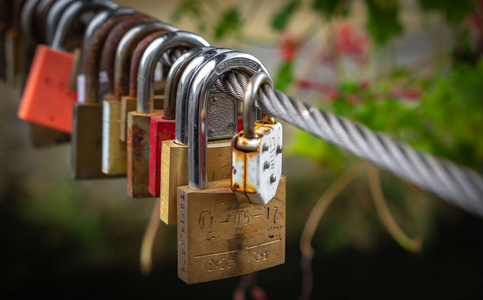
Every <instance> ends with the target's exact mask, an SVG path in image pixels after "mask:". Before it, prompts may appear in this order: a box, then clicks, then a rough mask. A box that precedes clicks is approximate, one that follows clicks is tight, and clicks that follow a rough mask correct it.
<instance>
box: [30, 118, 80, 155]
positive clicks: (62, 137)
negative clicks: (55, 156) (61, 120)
mask: <svg viewBox="0 0 483 300" xmlns="http://www.w3.org/2000/svg"><path fill="white" fill-rule="evenodd" d="M30 135H31V140H32V145H33V147H34V148H38V149H40V148H46V147H51V146H55V145H61V144H66V143H69V142H70V138H71V136H70V134H68V133H65V132H62V131H58V130H55V129H52V128H48V127H45V126H42V125H39V124H35V123H30Z"/></svg>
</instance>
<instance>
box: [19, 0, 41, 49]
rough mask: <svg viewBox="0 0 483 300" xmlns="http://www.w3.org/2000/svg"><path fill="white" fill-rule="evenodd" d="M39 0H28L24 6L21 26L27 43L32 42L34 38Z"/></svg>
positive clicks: (23, 38) (23, 37)
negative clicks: (35, 14)
mask: <svg viewBox="0 0 483 300" xmlns="http://www.w3.org/2000/svg"><path fill="white" fill-rule="evenodd" d="M39 1H40V0H27V1H26V2H25V4H24V6H23V8H22V13H21V15H20V28H21V32H22V40H23V41H24V42H25V43H30V42H31V40H32V39H33V27H32V26H33V24H34V22H33V18H34V13H35V9H36V8H37V5H38V4H39Z"/></svg>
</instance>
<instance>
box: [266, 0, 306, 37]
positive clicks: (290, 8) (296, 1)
mask: <svg viewBox="0 0 483 300" xmlns="http://www.w3.org/2000/svg"><path fill="white" fill-rule="evenodd" d="M299 7H300V0H292V1H290V2H288V3H287V5H285V6H284V7H282V9H280V10H279V11H278V12H277V13H276V14H275V15H274V16H273V18H272V29H273V30H275V31H278V32H280V31H283V30H284V29H285V28H286V27H287V25H288V23H289V21H290V18H291V17H292V15H293V14H294V12H295V11H296V10H297V9H298V8H299Z"/></svg>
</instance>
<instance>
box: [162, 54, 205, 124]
mask: <svg viewBox="0 0 483 300" xmlns="http://www.w3.org/2000/svg"><path fill="white" fill-rule="evenodd" d="M205 49H210V47H196V48H192V49H190V50H188V51H186V52H185V53H183V54H181V56H180V57H178V59H177V60H176V61H175V62H174V63H173V65H172V66H171V68H170V69H169V72H168V75H167V76H166V85H165V87H164V117H165V119H167V120H174V119H175V118H176V102H177V101H176V93H177V90H178V84H179V80H180V77H181V75H182V74H183V72H184V70H185V68H186V66H187V65H188V63H189V62H190V61H191V60H192V59H193V58H194V57H195V56H196V55H198V54H199V53H201V52H202V51H203V50H205Z"/></svg>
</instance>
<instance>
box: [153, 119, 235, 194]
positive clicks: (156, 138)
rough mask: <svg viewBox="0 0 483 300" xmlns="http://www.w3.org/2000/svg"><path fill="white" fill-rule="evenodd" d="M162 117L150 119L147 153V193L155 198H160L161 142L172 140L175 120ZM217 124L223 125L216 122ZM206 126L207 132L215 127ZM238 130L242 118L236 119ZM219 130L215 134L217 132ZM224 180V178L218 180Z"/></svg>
mask: <svg viewBox="0 0 483 300" xmlns="http://www.w3.org/2000/svg"><path fill="white" fill-rule="evenodd" d="M163 117H164V116H155V117H152V118H151V138H150V144H151V145H150V152H149V192H150V193H151V195H153V196H155V197H159V196H160V186H161V181H160V178H161V155H162V154H161V153H162V142H163V141H167V140H172V139H174V135H175V120H165V119H163ZM218 124H223V123H221V122H218ZM210 125H211V124H208V130H209V129H210V128H213V127H215V126H210ZM237 128H238V130H241V129H242V128H243V118H242V117H239V118H238V127H237ZM219 131H220V130H218V131H216V127H215V132H219ZM220 179H224V178H220Z"/></svg>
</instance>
